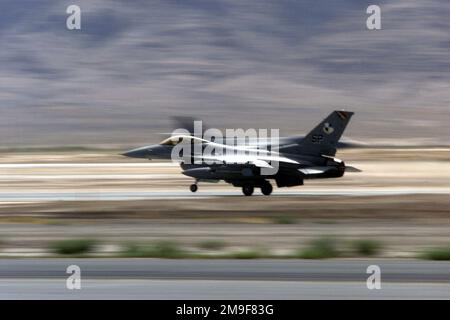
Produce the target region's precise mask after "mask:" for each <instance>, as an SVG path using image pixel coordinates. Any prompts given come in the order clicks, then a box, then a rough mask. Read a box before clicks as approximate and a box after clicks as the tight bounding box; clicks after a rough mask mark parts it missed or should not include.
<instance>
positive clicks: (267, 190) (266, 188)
mask: <svg viewBox="0 0 450 320" xmlns="http://www.w3.org/2000/svg"><path fill="white" fill-rule="evenodd" d="M254 191H255V187H254V186H253V185H252V184H249V183H246V184H244V185H243V186H242V193H243V194H244V195H245V196H247V197H249V196H251V195H252V194H253V192H254ZM272 191H273V187H272V185H271V184H270V182H268V181H266V182H264V183H263V184H262V185H261V192H262V194H263V195H265V196H268V195H270V194H271V193H272Z"/></svg>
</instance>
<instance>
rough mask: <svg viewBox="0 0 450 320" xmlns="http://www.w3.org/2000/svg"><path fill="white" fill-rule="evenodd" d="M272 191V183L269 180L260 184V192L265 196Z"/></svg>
mask: <svg viewBox="0 0 450 320" xmlns="http://www.w3.org/2000/svg"><path fill="white" fill-rule="evenodd" d="M272 191H273V187H272V185H271V184H270V182H267V183H264V184H263V185H262V186H261V192H262V194H263V195H265V196H270V194H271V193H272Z"/></svg>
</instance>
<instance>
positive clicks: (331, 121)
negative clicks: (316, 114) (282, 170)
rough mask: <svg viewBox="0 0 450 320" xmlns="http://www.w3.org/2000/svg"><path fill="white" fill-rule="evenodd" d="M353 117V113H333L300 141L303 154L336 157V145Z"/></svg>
mask: <svg viewBox="0 0 450 320" xmlns="http://www.w3.org/2000/svg"><path fill="white" fill-rule="evenodd" d="M352 116H353V112H348V111H333V112H332V113H331V114H330V115H329V116H328V117H326V118H325V119H324V120H323V121H322V122H321V123H320V124H319V125H317V126H316V127H315V128H314V129H313V130H312V131H311V132H310V133H308V134H307V135H306V136H305V137H304V138H303V139H302V141H300V145H301V146H302V149H303V152H305V153H308V154H321V155H322V154H323V155H329V156H334V155H335V154H336V145H337V143H338V141H339V139H340V138H341V136H342V133H343V132H344V130H345V128H346V127H347V124H348V123H349V122H350V119H351V117H352Z"/></svg>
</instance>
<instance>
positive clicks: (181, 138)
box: [159, 135, 209, 146]
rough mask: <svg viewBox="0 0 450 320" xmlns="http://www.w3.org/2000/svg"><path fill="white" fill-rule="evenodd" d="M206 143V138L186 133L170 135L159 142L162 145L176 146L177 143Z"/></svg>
mask: <svg viewBox="0 0 450 320" xmlns="http://www.w3.org/2000/svg"><path fill="white" fill-rule="evenodd" d="M182 142H183V143H208V142H209V141H208V140H205V139H201V138H198V137H194V136H188V135H176V136H171V137H169V138H167V139H165V140H163V141H161V142H160V143H159V144H160V145H163V146H176V145H177V144H179V143H182Z"/></svg>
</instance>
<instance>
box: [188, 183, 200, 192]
mask: <svg viewBox="0 0 450 320" xmlns="http://www.w3.org/2000/svg"><path fill="white" fill-rule="evenodd" d="M197 189H198V186H197V185H196V184H195V183H194V184H191V185H190V186H189V190H191V192H196V191H197Z"/></svg>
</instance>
